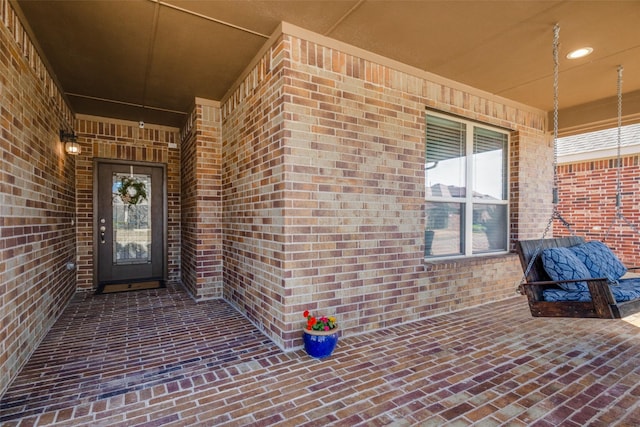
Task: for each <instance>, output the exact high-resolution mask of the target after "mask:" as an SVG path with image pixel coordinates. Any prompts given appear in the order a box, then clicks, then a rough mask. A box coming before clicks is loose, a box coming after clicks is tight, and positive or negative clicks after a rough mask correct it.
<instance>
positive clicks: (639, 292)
mask: <svg viewBox="0 0 640 427" xmlns="http://www.w3.org/2000/svg"><path fill="white" fill-rule="evenodd" d="M610 288H611V293H612V294H613V297H614V298H615V300H616V303H619V302H625V301H632V300H635V299H638V298H640V279H624V280H620V284H619V285H616V286H610ZM542 294H543V298H544V300H545V301H574V302H589V301H591V294H589V292H588V291H565V290H564V289H545V290H544V291H543V293H542Z"/></svg>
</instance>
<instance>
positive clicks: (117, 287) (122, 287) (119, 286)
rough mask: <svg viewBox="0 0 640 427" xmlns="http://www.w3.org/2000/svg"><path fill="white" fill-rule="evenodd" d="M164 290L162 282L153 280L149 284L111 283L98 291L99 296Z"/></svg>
mask: <svg viewBox="0 0 640 427" xmlns="http://www.w3.org/2000/svg"><path fill="white" fill-rule="evenodd" d="M159 288H164V286H163V284H162V282H161V281H160V280H151V281H148V282H135V283H109V284H106V285H102V287H101V289H98V292H97V293H99V294H110V293H114V292H128V291H141V290H143V289H159Z"/></svg>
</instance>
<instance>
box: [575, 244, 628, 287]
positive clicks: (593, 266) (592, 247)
mask: <svg viewBox="0 0 640 427" xmlns="http://www.w3.org/2000/svg"><path fill="white" fill-rule="evenodd" d="M569 249H571V252H573V253H574V254H575V255H576V257H578V259H579V260H580V261H582V263H583V264H584V265H585V266H586V267H587V269H589V272H590V273H591V277H606V278H607V280H609V283H618V279H619V278H620V277H622V276H624V275H625V274H626V273H627V268H626V267H625V266H624V264H622V263H621V262H620V260H619V259H618V257H617V256H616V254H614V253H613V251H612V250H611V249H609V247H608V246H607V245H605V244H604V243H602V242H598V241H596V240H594V241H591V242H587V243H583V244H580V245H576V246H572V247H570V248H569Z"/></svg>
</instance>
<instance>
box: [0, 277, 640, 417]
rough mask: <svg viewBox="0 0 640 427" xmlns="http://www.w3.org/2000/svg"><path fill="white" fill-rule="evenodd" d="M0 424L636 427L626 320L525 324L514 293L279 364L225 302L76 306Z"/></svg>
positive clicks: (159, 299)
mask: <svg viewBox="0 0 640 427" xmlns="http://www.w3.org/2000/svg"><path fill="white" fill-rule="evenodd" d="M0 411H1V412H0V422H1V423H2V425H6V426H13V425H20V426H31V425H50V424H55V425H73V426H77V425H90V426H103V425H104V426H106V425H109V426H111V425H116V426H132V425H147V426H160V425H172V426H185V425H204V426H214V425H225V426H249V425H252V426H271V425H278V426H329V425H335V426H381V425H392V426H408V425H411V426H414V425H420V426H431V425H433V426H441V425H449V426H467V425H478V426H493V425H508V426H585V425H590V426H638V425H640V321H639V320H638V317H635V316H634V318H627V319H625V320H595V319H534V318H532V317H531V316H530V315H529V312H528V308H527V305H526V301H525V299H524V298H523V297H514V298H512V299H509V300H506V301H501V302H498V303H494V304H489V305H485V306H482V307H478V308H474V309H469V310H465V311H461V312H457V313H452V314H448V315H443V316H437V317H433V318H430V319H426V320H422V321H418V322H414V323H411V324H406V325H401V326H394V327H391V328H388V329H385V330H381V331H377V332H371V333H366V334H362V335H358V336H343V337H342V338H341V341H340V342H339V344H338V348H337V350H336V352H335V353H334V355H333V356H332V357H331V358H330V359H328V360H325V361H317V360H314V359H310V358H309V357H308V356H306V354H305V353H304V352H303V351H302V350H299V351H295V352H290V353H283V352H282V351H280V350H279V349H278V348H277V347H276V346H275V345H273V344H272V343H271V342H270V341H269V340H268V339H267V338H265V337H264V336H263V335H262V334H261V333H260V332H259V331H258V330H257V329H256V328H255V327H254V326H253V325H251V324H250V323H249V322H248V321H247V320H246V319H245V318H244V317H243V316H241V315H240V314H238V312H237V311H235V310H234V309H233V308H232V307H230V306H229V305H228V304H227V303H226V302H224V301H208V302H200V303H196V302H194V301H193V300H191V299H190V298H189V296H188V295H187V294H186V293H185V292H184V291H183V290H182V289H181V288H179V287H178V288H174V287H169V288H167V289H160V290H151V291H138V292H132V293H122V294H110V295H99V296H95V295H89V294H78V295H76V296H75V297H74V299H73V301H72V302H71V304H70V305H69V306H68V307H67V309H66V310H65V312H64V314H63V315H62V317H61V318H60V319H59V321H58V322H57V323H56V324H55V326H54V327H53V329H52V330H51V331H50V333H49V334H48V335H47V337H46V338H45V340H44V341H43V342H42V344H41V345H40V347H39V348H38V350H37V351H36V353H35V354H34V355H33V356H32V358H31V360H30V362H29V363H28V365H27V366H25V368H24V369H23V371H22V373H21V374H20V375H19V376H18V377H17V378H16V379H15V381H14V382H13V384H12V386H11V387H10V389H9V390H8V391H7V392H6V393H5V395H4V396H3V398H2V401H1V403H0Z"/></svg>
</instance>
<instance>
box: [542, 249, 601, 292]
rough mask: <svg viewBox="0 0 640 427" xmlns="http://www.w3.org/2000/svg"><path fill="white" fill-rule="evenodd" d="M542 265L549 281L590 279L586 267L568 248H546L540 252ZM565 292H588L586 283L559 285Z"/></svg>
mask: <svg viewBox="0 0 640 427" xmlns="http://www.w3.org/2000/svg"><path fill="white" fill-rule="evenodd" d="M541 257H542V265H543V266H544V270H545V271H546V272H547V274H548V275H549V277H550V278H551V280H571V279H590V278H591V274H590V273H589V270H588V269H587V267H586V266H585V265H584V264H583V263H582V262H581V261H580V260H579V259H578V257H577V256H575V254H574V253H573V252H571V251H570V250H569V248H548V249H545V250H543V251H542V255H541ZM558 286H560V287H561V288H562V289H564V290H565V291H583V292H584V291H588V290H589V287H588V286H587V282H572V283H559V284H558Z"/></svg>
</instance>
